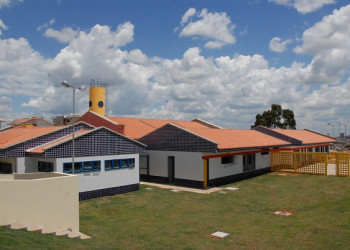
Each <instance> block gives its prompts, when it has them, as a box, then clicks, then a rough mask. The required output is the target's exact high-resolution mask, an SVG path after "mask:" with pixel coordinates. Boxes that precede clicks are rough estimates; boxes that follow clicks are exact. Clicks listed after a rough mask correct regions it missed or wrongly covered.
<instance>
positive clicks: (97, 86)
mask: <svg viewBox="0 0 350 250" xmlns="http://www.w3.org/2000/svg"><path fill="white" fill-rule="evenodd" d="M89 110H90V111H93V112H95V113H97V114H99V115H102V116H106V88H105V84H101V83H97V82H94V81H93V82H91V84H90V90H89Z"/></svg>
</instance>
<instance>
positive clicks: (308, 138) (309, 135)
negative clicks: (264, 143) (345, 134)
mask: <svg viewBox="0 0 350 250" xmlns="http://www.w3.org/2000/svg"><path fill="white" fill-rule="evenodd" d="M271 130H273V131H275V132H278V133H280V134H283V135H286V136H289V137H292V138H295V139H297V140H300V141H302V142H303V144H318V143H331V142H336V140H335V139H333V138H331V137H329V136H326V135H322V134H319V133H316V132H314V131H311V130H307V129H304V130H295V129H271Z"/></svg>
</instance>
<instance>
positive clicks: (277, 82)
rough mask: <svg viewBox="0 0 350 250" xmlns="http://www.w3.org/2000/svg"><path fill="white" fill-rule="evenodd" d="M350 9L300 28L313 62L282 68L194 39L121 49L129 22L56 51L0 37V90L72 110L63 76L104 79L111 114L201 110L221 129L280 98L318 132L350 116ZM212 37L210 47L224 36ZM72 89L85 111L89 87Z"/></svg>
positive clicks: (173, 114) (34, 104)
mask: <svg viewBox="0 0 350 250" xmlns="http://www.w3.org/2000/svg"><path fill="white" fill-rule="evenodd" d="M349 8H350V7H349V6H346V7H344V8H342V9H340V10H338V11H334V13H333V14H332V15H329V16H327V17H325V18H324V19H323V20H321V21H320V22H319V23H317V24H315V25H314V26H313V27H311V28H310V29H308V30H306V31H305V32H304V34H303V37H302V40H301V41H302V43H301V44H300V46H298V47H296V48H295V51H296V52H298V53H306V54H310V55H311V56H312V60H311V61H310V62H309V63H300V62H294V63H293V64H292V65H291V66H290V67H280V68H275V67H272V66H271V65H270V64H269V62H268V61H267V59H266V58H265V57H264V56H263V55H259V54H254V55H241V54H235V55H230V56H220V57H216V58H213V57H205V56H203V55H202V53H201V50H200V48H198V47H194V48H189V49H187V50H186V51H185V53H184V54H183V55H182V56H180V57H179V58H175V59H166V58H149V57H148V56H147V55H146V54H145V53H144V52H143V51H142V50H141V49H133V50H131V51H128V50H125V49H123V48H122V46H124V45H126V44H128V43H130V42H132V41H133V37H134V25H133V24H131V23H129V22H127V23H124V24H121V25H119V26H118V27H117V28H116V29H113V28H111V27H108V26H102V25H98V24H97V25H95V26H94V27H92V28H91V29H90V30H88V31H80V32H79V33H78V34H77V36H75V37H73V38H72V39H71V40H69V41H68V44H67V46H66V47H65V48H63V49H62V50H61V51H60V52H59V53H58V54H57V55H56V56H55V58H52V59H45V58H43V57H42V56H41V55H40V54H39V53H37V52H36V51H34V50H33V49H32V48H31V47H30V45H29V43H28V41H27V40H26V39H23V38H21V39H7V40H0V51H4V53H2V54H0V78H1V79H4V80H2V81H1V82H0V96H8V97H12V95H17V94H20V95H26V96H29V97H30V99H29V101H24V102H23V104H22V106H23V107H25V108H33V109H34V108H35V109H36V110H38V112H39V113H40V114H42V113H43V114H46V115H48V114H50V115H51V116H54V115H57V114H67V113H71V111H72V107H71V100H72V92H71V91H68V90H67V89H65V88H63V87H62V86H61V85H60V82H62V80H67V81H69V82H70V83H71V84H73V85H74V86H80V85H81V84H86V85H88V84H89V83H90V81H91V79H99V80H101V81H103V82H107V83H108V97H109V98H108V110H109V112H110V113H109V114H110V115H132V116H139V117H150V118H152V117H153V118H165V119H184V120H189V119H193V118H196V117H198V118H202V119H205V120H208V121H210V122H213V123H216V124H219V125H222V126H224V127H232V128H249V125H250V124H252V123H254V119H255V115H256V114H257V113H262V112H263V111H264V110H266V109H268V108H270V105H271V104H272V103H279V104H281V105H282V107H283V108H290V109H292V110H294V112H295V115H296V119H297V124H298V128H312V129H316V130H319V131H321V132H324V131H322V129H327V125H326V124H327V123H328V122H335V119H336V117H342V118H341V119H343V120H341V122H344V123H345V122H350V118H349V117H350V114H349V115H347V114H348V113H349V112H350V111H348V110H349V109H348V106H349V105H350V99H349V98H347V96H349V89H350V80H348V81H347V82H346V83H341V84H336V85H332V84H334V83H336V82H339V81H340V79H343V78H344V73H345V72H346V70H349V68H350V62H349V59H347V58H350V55H349V51H350V49H349V47H348V46H349V44H350V43H349V41H350V35H349V34H350V32H349V28H348V27H346V24H347V23H349V22H348V21H349V20H348V18H349ZM190 14H191V13H189V14H188V16H190ZM196 15H198V13H197V14H196ZM194 17H196V18H198V16H192V18H194ZM190 19H191V18H187V20H186V22H185V24H184V27H188V25H189V24H191V23H192V21H191V20H190ZM202 19H204V18H202ZM202 19H200V20H202ZM196 22H197V21H195V22H194V23H196ZM197 35H198V34H197ZM326 38H327V39H328V41H327V39H326ZM286 41H287V40H286ZM209 42H212V46H215V42H222V41H220V40H218V39H211V40H210V41H209ZM284 42H285V41H283V40H278V43H277V44H279V45H280V46H281V43H282V44H283V43H284ZM282 47H283V46H282ZM18 68H20V69H21V71H18ZM47 74H49V75H50V77H49V78H48V77H47ZM310 83H317V85H315V86H312V85H310ZM76 97H77V113H83V112H85V111H86V110H87V109H88V104H87V103H88V93H87V91H86V92H78V91H77V95H76ZM348 100H349V101H348ZM0 101H1V99H0ZM342 114H343V115H342ZM344 114H345V115H344ZM1 115H5V114H4V113H1V110H0V117H1ZM325 121H327V122H325ZM322 124H325V126H324V127H322V126H323V125H322Z"/></svg>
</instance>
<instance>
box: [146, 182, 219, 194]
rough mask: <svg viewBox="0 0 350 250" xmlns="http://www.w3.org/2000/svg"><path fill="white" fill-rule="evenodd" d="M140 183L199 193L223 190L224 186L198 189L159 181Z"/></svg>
mask: <svg viewBox="0 0 350 250" xmlns="http://www.w3.org/2000/svg"><path fill="white" fill-rule="evenodd" d="M140 184H142V185H147V186H153V187H159V188H166V189H173V190H180V191H186V192H192V193H198V194H210V193H213V192H217V191H220V190H222V188H218V187H213V188H208V189H197V188H188V187H180V186H175V185H167V184H159V183H153V182H145V181H141V182H140Z"/></svg>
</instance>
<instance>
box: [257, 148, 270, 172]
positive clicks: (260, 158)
mask: <svg viewBox="0 0 350 250" xmlns="http://www.w3.org/2000/svg"><path fill="white" fill-rule="evenodd" d="M268 167H271V152H269V153H268V154H266V155H262V154H261V153H257V154H255V169H262V168H268Z"/></svg>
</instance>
